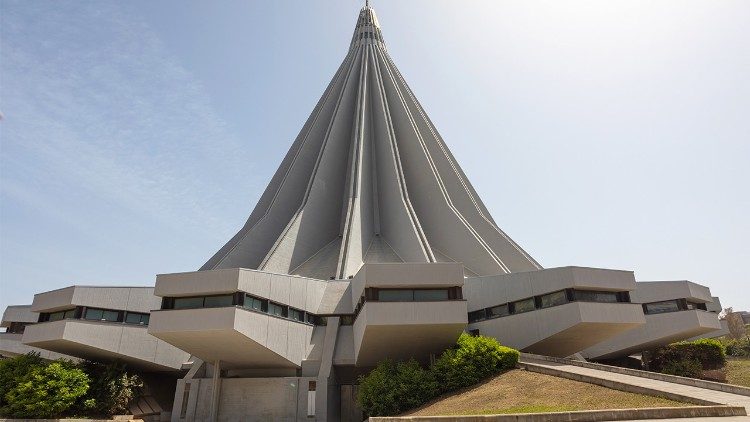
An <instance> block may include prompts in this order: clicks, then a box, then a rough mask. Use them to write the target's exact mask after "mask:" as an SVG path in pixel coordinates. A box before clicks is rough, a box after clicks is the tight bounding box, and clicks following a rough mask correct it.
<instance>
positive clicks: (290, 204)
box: [200, 50, 355, 270]
mask: <svg viewBox="0 0 750 422" xmlns="http://www.w3.org/2000/svg"><path fill="white" fill-rule="evenodd" d="M354 54H355V52H354V51H353V50H352V51H350V52H349V54H348V55H347V57H345V59H344V61H343V62H342V63H341V66H339V69H338V70H337V72H336V74H335V75H334V77H333V79H332V80H331V82H330V83H329V85H328V87H327V89H326V91H325V92H324V93H323V95H322V96H321V98H320V100H319V101H318V104H317V105H316V108H315V110H313V113H312V114H311V115H310V117H309V118H308V120H307V122H306V124H305V126H304V127H303V128H302V130H301V131H300V134H299V135H298V137H297V140H296V141H295V143H294V144H293V145H292V147H291V148H290V150H289V152H287V154H286V156H285V158H284V161H282V163H281V165H280V166H279V168H278V169H277V170H276V173H275V174H274V176H273V178H272V180H271V183H270V184H269V185H268V187H267V188H266V190H265V191H264V193H263V195H262V196H261V199H260V201H259V202H258V204H257V205H256V207H255V209H253V212H252V214H251V215H250V218H249V219H248V220H247V222H246V223H245V225H244V226H243V227H242V229H240V231H239V232H237V234H236V235H235V236H234V237H232V239H230V240H229V242H227V243H226V244H225V245H224V246H223V247H222V248H221V249H220V250H219V251H218V252H217V253H216V254H214V256H213V257H211V258H210V259H209V260H208V261H207V262H206V263H205V264H204V265H203V266H202V267H201V268H200V269H201V270H210V269H218V268H236V267H244V268H257V266H258V265H259V264H260V262H261V260H262V259H263V258H264V257H265V256H266V253H267V251H268V248H269V247H271V245H273V241H274V240H275V239H276V238H277V236H278V234H279V233H280V232H281V230H282V229H283V227H284V225H285V224H286V222H288V221H289V220H288V218H289V217H291V213H292V212H293V211H294V210H296V209H297V206H295V205H294V204H295V202H296V203H297V204H299V203H300V202H301V201H302V197H303V193H304V190H303V188H304V186H305V183H304V181H306V180H308V179H309V177H310V173H311V172H312V165H313V163H314V160H313V159H308V158H307V157H308V156H309V155H310V154H317V153H318V151H319V149H320V143H321V142H322V140H323V137H322V136H319V135H318V132H320V127H321V126H322V125H325V126H327V125H328V123H329V121H330V115H331V114H332V112H333V101H329V100H330V98H331V97H332V96H338V93H339V91H341V90H343V85H344V80H345V78H344V76H345V75H346V72H347V70H348V69H349V67H350V63H351V61H352V60H353V58H354ZM325 126H324V127H325Z"/></svg>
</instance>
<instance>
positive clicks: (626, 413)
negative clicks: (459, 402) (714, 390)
mask: <svg viewBox="0 0 750 422" xmlns="http://www.w3.org/2000/svg"><path fill="white" fill-rule="evenodd" d="M746 414H747V413H746V412H745V408H744V407H736V406H699V407H661V408H644V409H612V410H590V411H582V412H555V413H526V414H520V413H519V414H510V415H476V416H389V417H375V418H370V419H368V420H369V421H370V422H404V421H415V422H416V421H425V422H426V421H441V422H510V421H513V422H558V421H559V422H563V421H565V422H567V421H576V422H599V421H629V420H640V419H671V418H697V417H720V416H746Z"/></svg>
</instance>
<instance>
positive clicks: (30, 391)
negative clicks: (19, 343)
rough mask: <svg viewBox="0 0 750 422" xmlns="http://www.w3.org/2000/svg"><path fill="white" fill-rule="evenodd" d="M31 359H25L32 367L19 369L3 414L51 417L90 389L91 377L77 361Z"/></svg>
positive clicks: (6, 399)
mask: <svg viewBox="0 0 750 422" xmlns="http://www.w3.org/2000/svg"><path fill="white" fill-rule="evenodd" d="M31 361H33V358H32V359H31ZM31 361H24V360H23V359H22V360H21V364H23V365H26V366H25V367H26V368H27V369H28V370H26V371H25V372H24V371H22V370H20V369H19V370H18V371H16V372H15V374H14V375H15V376H16V378H15V381H14V383H15V385H14V386H12V387H11V388H10V389H8V390H7V391H6V392H5V395H4V398H3V400H4V405H3V408H2V413H3V414H7V415H9V416H12V417H16V418H51V417H54V416H58V415H60V414H62V413H63V412H65V411H66V410H68V409H69V408H70V407H71V406H72V405H73V404H74V403H75V402H76V401H77V400H78V399H79V398H81V397H82V396H83V395H84V394H86V391H88V388H89V377H88V375H86V373H85V372H83V371H82V370H81V369H79V368H77V367H76V366H75V364H73V363H71V362H68V361H64V360H60V361H55V362H51V363H44V362H41V363H35V362H31Z"/></svg>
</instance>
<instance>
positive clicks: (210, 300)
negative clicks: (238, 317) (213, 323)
mask: <svg viewBox="0 0 750 422" xmlns="http://www.w3.org/2000/svg"><path fill="white" fill-rule="evenodd" d="M224 306H232V295H224V296H206V300H205V301H204V302H203V307H204V308H220V307H224Z"/></svg>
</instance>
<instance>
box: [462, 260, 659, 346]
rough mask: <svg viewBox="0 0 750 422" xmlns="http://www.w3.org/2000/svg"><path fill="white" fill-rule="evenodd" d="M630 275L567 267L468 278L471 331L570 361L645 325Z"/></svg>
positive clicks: (612, 271)
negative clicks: (632, 297) (633, 300)
mask: <svg viewBox="0 0 750 422" xmlns="http://www.w3.org/2000/svg"><path fill="white" fill-rule="evenodd" d="M635 285H636V283H635V278H634V277H633V273H632V272H630V271H615V270H604V269H598V268H582V267H565V268H552V269H546V270H541V271H532V272H523V273H513V274H503V275H497V276H488V277H478V278H468V279H467V280H466V284H465V286H464V296H465V297H466V299H467V300H468V301H469V303H470V305H469V311H470V312H469V330H476V331H477V332H478V333H479V334H483V335H488V336H492V337H495V338H497V339H498V340H500V341H501V342H502V343H503V344H506V345H508V346H510V347H514V348H517V349H519V350H522V351H525V352H529V353H536V354H545V355H551V356H558V357H566V356H569V355H572V354H574V353H577V352H579V351H581V350H583V349H585V348H587V347H590V346H593V345H595V344H597V343H600V342H602V341H604V340H607V339H610V338H612V337H615V336H617V335H619V334H621V333H623V332H627V331H629V330H632V329H633V328H636V327H639V326H641V325H643V324H644V323H645V322H646V321H645V319H644V316H643V311H642V309H641V306H640V305H637V304H633V303H630V291H632V290H633V289H634V288H635Z"/></svg>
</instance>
